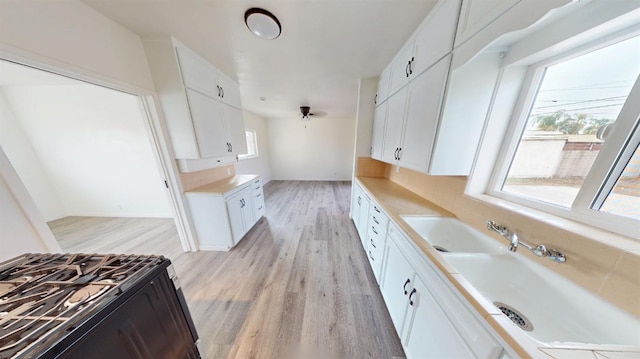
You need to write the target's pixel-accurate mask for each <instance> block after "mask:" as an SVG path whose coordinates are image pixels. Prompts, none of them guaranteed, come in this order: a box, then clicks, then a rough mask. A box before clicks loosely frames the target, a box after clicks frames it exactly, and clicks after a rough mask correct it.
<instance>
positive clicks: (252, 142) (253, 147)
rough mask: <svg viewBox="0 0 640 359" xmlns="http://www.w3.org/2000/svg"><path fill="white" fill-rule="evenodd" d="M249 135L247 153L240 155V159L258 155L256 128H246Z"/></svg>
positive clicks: (246, 133)
mask: <svg viewBox="0 0 640 359" xmlns="http://www.w3.org/2000/svg"><path fill="white" fill-rule="evenodd" d="M245 135H246V136H247V153H246V154H244V155H238V159H241V160H245V159H248V158H254V157H258V137H257V136H256V131H255V130H246V131H245Z"/></svg>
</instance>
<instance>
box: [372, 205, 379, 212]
mask: <svg viewBox="0 0 640 359" xmlns="http://www.w3.org/2000/svg"><path fill="white" fill-rule="evenodd" d="M373 210H374V211H376V212H378V213H381V212H380V210H379V209H378V206H373Z"/></svg>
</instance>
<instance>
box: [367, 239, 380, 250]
mask: <svg viewBox="0 0 640 359" xmlns="http://www.w3.org/2000/svg"><path fill="white" fill-rule="evenodd" d="M369 241H371V245H372V246H373V248H378V247H376V244H375V243H374V242H373V238H369Z"/></svg>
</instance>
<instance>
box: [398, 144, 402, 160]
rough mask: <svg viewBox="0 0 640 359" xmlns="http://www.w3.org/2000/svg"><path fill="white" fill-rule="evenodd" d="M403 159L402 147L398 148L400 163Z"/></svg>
mask: <svg viewBox="0 0 640 359" xmlns="http://www.w3.org/2000/svg"><path fill="white" fill-rule="evenodd" d="M401 158H402V147H400V148H398V161H400V159H401Z"/></svg>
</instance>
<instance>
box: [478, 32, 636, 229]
mask: <svg viewBox="0 0 640 359" xmlns="http://www.w3.org/2000/svg"><path fill="white" fill-rule="evenodd" d="M639 35H640V31H638V29H637V28H636V27H632V28H628V29H626V30H623V31H619V32H617V33H615V34H611V35H608V36H603V37H600V38H599V39H596V40H593V41H589V42H587V43H586V44H584V45H582V46H579V47H576V48H574V49H572V50H569V51H565V52H562V53H560V54H556V55H553V56H549V57H547V58H546V59H544V60H542V61H539V62H536V63H534V64H532V65H530V66H529V67H528V69H527V73H526V75H525V79H524V82H523V85H522V88H521V91H520V94H519V95H518V98H517V102H516V106H515V108H514V111H513V113H512V116H511V121H510V123H509V126H508V128H507V131H506V134H505V137H504V138H503V143H502V146H501V147H500V150H499V153H498V156H497V159H496V162H495V165H494V170H493V173H492V175H491V177H490V179H489V182H488V186H487V188H486V190H485V192H486V194H488V195H490V196H492V197H496V198H500V199H503V200H506V201H509V202H513V203H517V204H520V205H523V206H525V207H529V208H533V209H536V210H539V211H542V212H546V213H550V214H552V215H556V216H559V217H563V218H567V219H571V220H575V221H577V222H582V223H585V224H588V225H593V226H597V227H600V228H603V229H606V230H609V231H612V232H615V233H618V234H622V235H625V236H629V237H632V238H635V239H640V230H638V229H637V228H638V227H640V221H638V220H635V219H632V218H628V217H623V216H619V215H615V214H611V213H606V212H601V211H600V210H599V208H600V205H601V204H602V203H604V201H605V199H606V197H607V196H608V194H609V193H610V190H611V189H612V188H613V186H614V184H615V182H616V181H617V180H618V178H619V177H620V175H621V174H622V171H623V170H624V168H625V167H626V164H627V163H628V161H629V159H630V158H631V156H632V155H633V152H634V150H635V148H636V147H637V146H638V144H639V143H640V101H638V100H634V99H640V76H638V77H637V78H636V81H635V83H634V85H633V87H632V89H631V92H630V93H629V96H628V98H627V101H626V102H625V104H624V105H623V107H622V110H621V111H620V114H619V115H618V118H617V119H616V125H615V126H613V128H612V130H611V132H610V134H609V137H608V138H607V141H605V142H604V143H603V146H602V149H601V150H600V153H599V154H598V156H597V158H596V160H595V162H594V164H593V166H592V167H591V170H590V171H589V174H588V175H587V177H586V178H585V181H584V183H583V185H582V186H581V188H580V191H579V192H578V194H577V196H576V199H575V200H574V202H573V204H572V205H571V207H568V208H567V207H562V206H559V205H555V204H551V203H548V202H543V201H539V200H535V199H531V198H528V197H524V196H520V195H517V194H513V193H509V192H505V191H503V190H502V186H503V184H504V181H505V180H506V177H507V175H508V172H509V169H510V167H511V164H512V162H513V159H514V156H515V153H516V150H517V148H518V145H519V143H520V140H521V138H522V135H523V134H524V130H525V127H526V124H527V121H528V118H529V114H530V112H531V109H532V107H533V105H534V102H535V99H536V95H537V93H538V90H539V89H540V86H541V84H542V82H543V80H544V73H545V71H546V68H547V67H549V66H552V65H555V64H558V63H561V62H564V61H568V60H570V59H572V58H575V57H578V56H581V55H583V54H586V53H589V52H592V51H596V50H598V49H601V48H604V47H607V46H610V45H612V44H615V43H618V42H621V41H624V40H626V39H629V38H632V37H635V36H639ZM593 208H598V209H593ZM634 229H635V230H634Z"/></svg>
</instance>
